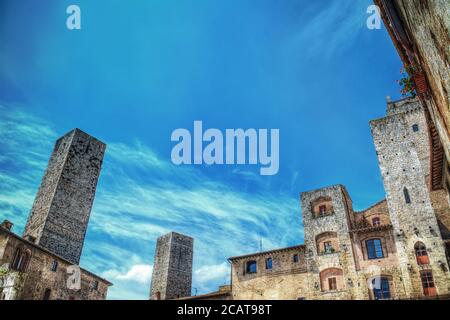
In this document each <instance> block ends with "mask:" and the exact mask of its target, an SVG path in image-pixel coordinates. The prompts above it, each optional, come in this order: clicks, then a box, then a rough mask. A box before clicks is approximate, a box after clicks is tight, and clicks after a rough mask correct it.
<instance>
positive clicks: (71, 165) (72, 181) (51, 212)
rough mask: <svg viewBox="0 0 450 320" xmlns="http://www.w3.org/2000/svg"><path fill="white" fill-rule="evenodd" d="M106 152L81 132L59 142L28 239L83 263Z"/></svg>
mask: <svg viewBox="0 0 450 320" xmlns="http://www.w3.org/2000/svg"><path fill="white" fill-rule="evenodd" d="M105 149H106V145H105V144H104V143H103V142H101V141H99V140H97V139H95V138H94V137H92V136H90V135H88V134H87V133H84V132H83V131H81V130H79V129H74V130H72V131H70V132H69V133H67V134H65V135H64V136H63V137H61V138H60V139H58V141H56V144H55V147H54V149H53V153H52V155H51V157H50V161H49V163H48V166H47V171H46V172H45V175H44V178H43V179H42V182H41V186H40V187H39V190H38V193H37V195H36V198H35V200H34V204H33V207H32V209H31V213H30V216H29V218H28V222H27V225H26V227H25V232H24V234H23V236H24V238H26V239H28V240H30V241H32V242H34V243H36V244H38V245H40V246H42V247H44V248H46V249H48V250H49V251H51V252H53V253H55V254H57V255H59V256H61V257H63V258H65V259H67V260H68V261H70V262H72V263H73V264H78V263H79V261H80V256H81V251H82V249H83V243H84V237H85V233H86V229H87V225H88V221H89V216H90V214H91V208H92V203H93V201H94V196H95V190H96V187H97V181H98V178H99V175H100V170H101V166H102V162H103V155H104V153H105Z"/></svg>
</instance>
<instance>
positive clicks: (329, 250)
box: [323, 241, 333, 253]
mask: <svg viewBox="0 0 450 320" xmlns="http://www.w3.org/2000/svg"><path fill="white" fill-rule="evenodd" d="M323 250H324V251H325V253H332V252H333V246H332V244H331V241H325V242H324V243H323Z"/></svg>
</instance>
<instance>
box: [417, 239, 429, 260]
mask: <svg viewBox="0 0 450 320" xmlns="http://www.w3.org/2000/svg"><path fill="white" fill-rule="evenodd" d="M414 251H415V253H416V260H417V264H421V265H422V264H429V263H430V259H429V258H428V252H427V247H426V246H425V245H424V244H423V243H422V242H417V243H416V244H415V245H414Z"/></svg>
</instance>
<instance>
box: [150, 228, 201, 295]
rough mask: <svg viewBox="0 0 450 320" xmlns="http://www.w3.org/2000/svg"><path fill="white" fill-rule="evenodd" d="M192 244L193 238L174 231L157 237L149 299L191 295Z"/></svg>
mask: <svg viewBox="0 0 450 320" xmlns="http://www.w3.org/2000/svg"><path fill="white" fill-rule="evenodd" d="M193 246H194V239H193V238H191V237H188V236H185V235H182V234H179V233H176V232H171V233H169V234H166V235H164V236H161V237H159V238H158V240H157V242H156V250H155V259H154V264H153V275H152V283H151V289H150V290H151V291H150V298H151V299H154V300H159V299H163V300H164V299H175V298H181V297H188V296H190V295H191V287H192V260H193Z"/></svg>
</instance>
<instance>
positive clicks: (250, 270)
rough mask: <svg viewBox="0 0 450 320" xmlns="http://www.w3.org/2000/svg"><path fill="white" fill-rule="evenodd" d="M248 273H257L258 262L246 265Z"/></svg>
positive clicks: (249, 262) (250, 262)
mask: <svg viewBox="0 0 450 320" xmlns="http://www.w3.org/2000/svg"><path fill="white" fill-rule="evenodd" d="M246 272H247V273H256V261H248V262H247V265H246Z"/></svg>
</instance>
